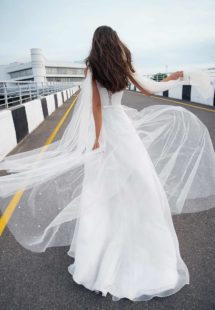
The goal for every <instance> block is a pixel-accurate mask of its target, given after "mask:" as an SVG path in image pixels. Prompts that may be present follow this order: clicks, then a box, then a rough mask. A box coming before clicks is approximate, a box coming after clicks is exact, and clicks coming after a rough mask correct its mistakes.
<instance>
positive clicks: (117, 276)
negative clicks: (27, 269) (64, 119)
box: [0, 26, 215, 301]
mask: <svg viewBox="0 0 215 310" xmlns="http://www.w3.org/2000/svg"><path fill="white" fill-rule="evenodd" d="M86 65H87V68H86V71H85V74H86V78H85V80H84V82H83V84H82V86H81V92H80V94H79V95H78V98H77V101H76V103H75V108H74V111H73V116H72V119H71V121H70V123H69V125H68V126H67V128H66V130H65V132H64V134H63V136H62V138H61V139H60V140H58V141H56V142H54V143H52V144H51V145H50V146H49V147H48V149H44V148H43V147H41V148H38V149H34V150H31V151H27V152H23V153H19V154H16V155H10V156H8V157H6V158H5V159H4V160H2V161H1V162H0V169H1V170H6V171H7V172H8V174H7V175H4V176H1V177H0V196H1V211H2V218H1V220H2V221H7V227H8V228H9V229H10V231H11V233H12V234H13V235H14V237H15V238H16V240H17V241H18V242H19V243H20V245H22V246H23V247H25V248H26V249H28V250H30V251H34V252H43V251H45V250H46V249H47V248H48V247H53V246H69V249H68V252H67V254H68V255H69V256H71V257H73V258H74V262H73V263H71V264H70V265H69V266H68V271H69V273H70V274H71V276H72V277H73V280H74V281H75V282H76V283H78V284H80V285H84V286H85V287H86V288H87V289H89V290H92V291H94V292H96V293H98V292H101V293H102V295H103V296H106V295H107V294H108V293H109V294H111V296H112V299H113V300H115V301H116V300H119V299H121V298H128V299H130V300H132V301H146V300H150V299H152V298H153V297H155V296H159V297H165V296H168V295H172V294H174V293H176V292H177V291H179V290H180V289H182V287H183V286H185V285H186V284H189V283H190V279H189V271H188V268H187V266H186V264H185V262H184V260H183V258H182V257H181V254H180V248H179V243H178V239H177V235H176V231H175V229H174V225H173V221H172V215H174V214H181V213H190V212H199V211H203V210H207V209H209V208H211V207H212V204H207V203H206V202H205V204H203V203H202V204H198V203H197V202H198V199H199V198H204V197H212V198H213V197H214V196H213V195H214V192H213V189H214V187H215V154H214V149H213V145H212V141H211V138H210V135H209V132H208V130H207V128H206V126H205V125H204V124H203V123H202V122H201V121H200V119H198V118H197V117H196V116H195V115H194V114H193V113H191V112H189V111H188V110H186V109H185V108H182V107H179V106H178V107H175V106H171V105H153V106H150V107H146V108H143V109H142V110H141V111H137V110H136V109H134V108H129V107H126V106H124V105H122V104H121V101H122V95H123V92H124V90H125V89H126V87H127V86H128V83H129V81H130V82H132V83H133V84H134V85H136V86H137V87H138V88H139V90H140V91H141V92H142V93H143V94H145V95H147V96H150V95H151V94H155V93H158V92H161V91H165V90H168V89H171V88H174V87H177V86H180V85H183V84H187V83H188V82H189V83H190V84H191V85H193V87H196V89H197V91H199V93H200V94H201V95H202V96H203V97H205V98H207V97H208V96H209V95H210V92H211V86H210V83H209V78H208V77H207V75H206V74H205V73H204V72H202V71H200V70H196V71H192V72H186V71H177V72H174V73H173V74H171V75H170V76H169V77H167V78H166V79H164V80H163V81H161V82H156V81H153V80H151V79H148V78H143V77H141V75H140V74H139V73H138V72H137V71H136V70H135V69H134V68H133V66H132V60H131V53H130V51H129V49H128V48H127V47H126V45H125V44H123V43H122V41H121V40H120V39H119V37H118V35H117V33H116V31H114V30H113V29H112V28H111V27H108V26H101V27H98V28H97V29H96V30H95V32H94V36H93V41H92V48H91V51H90V54H89V56H88V57H87V58H86ZM14 202H16V204H15V203H14Z"/></svg>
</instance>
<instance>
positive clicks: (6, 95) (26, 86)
mask: <svg viewBox="0 0 215 310" xmlns="http://www.w3.org/2000/svg"><path fill="white" fill-rule="evenodd" d="M76 85H80V82H40V83H38V82H31V81H0V109H4V108H10V107H12V106H15V105H19V104H22V103H25V102H28V101H31V100H33V99H36V98H41V97H44V96H47V95H50V94H53V93H56V92H58V91H62V90H65V89H68V88H71V87H73V86H76Z"/></svg>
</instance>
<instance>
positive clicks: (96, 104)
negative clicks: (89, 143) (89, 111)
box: [93, 81, 102, 150]
mask: <svg viewBox="0 0 215 310" xmlns="http://www.w3.org/2000/svg"><path fill="white" fill-rule="evenodd" d="M93 117H94V121H95V134H96V138H95V142H94V145H93V150H94V149H96V148H98V147H99V136H100V132H101V127H102V109H101V100H100V95H99V91H98V88H97V85H96V81H93Z"/></svg>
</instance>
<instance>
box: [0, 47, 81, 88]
mask: <svg viewBox="0 0 215 310" xmlns="http://www.w3.org/2000/svg"><path fill="white" fill-rule="evenodd" d="M84 68H85V64H84V62H78V63H77V62H60V61H49V60H47V59H46V58H45V57H44V55H43V52H42V50H41V49H39V48H32V49H31V59H30V61H29V62H25V63H18V62H15V63H11V64H9V65H4V66H0V79H1V80H7V81H8V80H16V81H35V82H39V83H40V82H80V81H82V80H83V79H84V77H85V75H84Z"/></svg>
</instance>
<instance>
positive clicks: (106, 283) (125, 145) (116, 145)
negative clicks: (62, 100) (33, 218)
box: [68, 83, 189, 300]
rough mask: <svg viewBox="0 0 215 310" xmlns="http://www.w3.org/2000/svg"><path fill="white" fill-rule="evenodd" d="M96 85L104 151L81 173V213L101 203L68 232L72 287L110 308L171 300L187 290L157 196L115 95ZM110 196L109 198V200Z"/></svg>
mask: <svg viewBox="0 0 215 310" xmlns="http://www.w3.org/2000/svg"><path fill="white" fill-rule="evenodd" d="M97 85H98V89H99V93H100V98H101V103H102V122H103V123H102V135H103V140H104V141H105V143H106V151H105V152H104V153H103V154H102V157H100V158H99V160H98V161H96V163H90V164H89V165H87V166H86V171H87V173H86V177H85V181H84V182H85V185H84V188H86V193H85V195H83V198H82V207H83V208H84V206H85V205H87V203H88V202H89V197H90V199H92V202H93V201H94V199H95V198H94V197H93V195H94V193H95V195H98V192H99V193H100V196H101V197H100V200H98V201H99V202H98V204H97V205H96V208H95V212H91V213H90V214H86V215H85V216H84V217H83V218H81V220H80V221H78V225H76V229H75V237H74V238H73V241H72V244H71V247H70V250H69V251H68V255H70V256H72V257H74V258H75V262H74V263H73V264H71V265H70V266H69V268H68V270H69V272H70V273H71V274H72V275H73V279H74V280H75V281H76V282H77V283H79V284H82V285H84V286H85V287H87V288H88V289H91V290H94V291H101V292H102V294H103V295H106V294H107V293H110V294H111V295H112V296H113V299H114V300H118V299H120V298H123V297H126V298H129V299H131V300H148V299H151V298H152V297H153V296H167V295H170V294H173V293H174V292H176V291H178V290H179V289H180V288H181V287H182V286H184V285H185V284H188V283H189V273H188V269H187V266H186V265H185V263H184V261H183V259H182V258H181V255H180V249H179V245H178V240H177V236H176V233H175V229H174V226H173V222H172V218H171V213H170V207H169V204H168V200H167V197H166V194H165V191H164V189H163V187H162V185H161V183H160V180H159V178H158V176H157V173H156V171H155V168H154V166H153V163H152V161H151V159H150V157H149V154H148V152H147V150H146V148H145V146H144V144H143V142H142V141H141V139H140V137H139V136H138V134H137V132H136V130H135V128H134V126H133V124H132V122H131V120H130V119H129V117H128V116H127V114H126V112H125V111H124V107H123V106H122V105H121V99H122V95H123V91H120V92H117V93H115V94H112V96H111V97H110V98H109V95H108V92H107V90H106V89H105V88H103V87H102V86H101V85H99V83H97ZM91 124H92V125H93V122H91ZM93 127H94V126H91V131H92V133H90V135H91V136H92V137H93V136H94V134H93V133H94V130H95V129H94V128H93ZM104 136H105V137H104ZM90 142H92V141H90ZM91 145H92V143H90V146H91ZM95 175H96V176H97V178H95ZM98 175H99V177H98ZM110 188H115V192H116V193H114V191H113V193H112V196H111V197H110V196H109V192H112V191H110ZM96 199H98V198H97V197H96Z"/></svg>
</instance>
